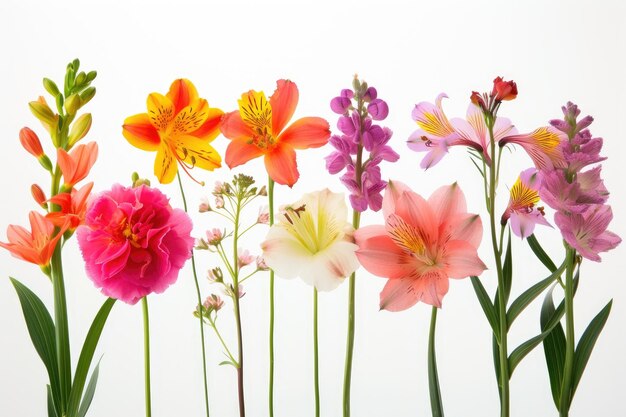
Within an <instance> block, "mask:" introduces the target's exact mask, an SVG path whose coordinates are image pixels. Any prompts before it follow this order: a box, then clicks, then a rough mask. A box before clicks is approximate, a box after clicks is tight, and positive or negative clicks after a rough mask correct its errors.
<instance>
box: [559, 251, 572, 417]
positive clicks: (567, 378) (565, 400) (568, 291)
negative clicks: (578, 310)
mask: <svg viewBox="0 0 626 417" xmlns="http://www.w3.org/2000/svg"><path fill="white" fill-rule="evenodd" d="M575 259H576V251H575V250H574V249H572V248H569V247H568V248H567V253H566V261H565V262H566V263H567V264H566V265H567V266H566V270H565V300H564V301H565V364H564V367H563V383H562V385H561V404H560V405H559V416H560V417H567V416H568V415H569V408H570V404H571V401H572V400H571V393H572V373H573V369H574V337H575V336H574V278H573V277H574V267H575V263H576V262H575Z"/></svg>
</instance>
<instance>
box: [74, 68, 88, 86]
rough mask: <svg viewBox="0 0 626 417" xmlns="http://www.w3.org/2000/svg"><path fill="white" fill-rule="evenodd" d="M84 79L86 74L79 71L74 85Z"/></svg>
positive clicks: (82, 81) (79, 83)
mask: <svg viewBox="0 0 626 417" xmlns="http://www.w3.org/2000/svg"><path fill="white" fill-rule="evenodd" d="M85 80H87V74H85V73H84V72H83V71H81V72H79V73H78V75H77V76H76V81H75V82H74V85H81V84H82V83H84V82H85Z"/></svg>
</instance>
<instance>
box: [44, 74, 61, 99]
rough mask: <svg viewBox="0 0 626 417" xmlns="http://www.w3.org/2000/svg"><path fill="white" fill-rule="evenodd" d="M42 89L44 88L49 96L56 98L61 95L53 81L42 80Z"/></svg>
mask: <svg viewBox="0 0 626 417" xmlns="http://www.w3.org/2000/svg"><path fill="white" fill-rule="evenodd" d="M43 88H45V89H46V91H47V92H48V93H50V95H51V96H53V97H56V96H58V95H60V94H61V92H59V87H57V85H56V84H55V83H54V81H52V80H51V79H49V78H44V79H43Z"/></svg>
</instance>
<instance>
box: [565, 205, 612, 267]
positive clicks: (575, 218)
mask: <svg viewBox="0 0 626 417" xmlns="http://www.w3.org/2000/svg"><path fill="white" fill-rule="evenodd" d="M611 220H613V211H612V210H611V206H608V205H606V204H602V205H601V204H598V205H594V206H591V207H589V208H588V209H587V211H585V212H584V213H582V214H579V213H572V214H565V213H562V212H560V211H559V212H557V213H556V214H555V215H554V221H555V222H556V224H557V226H558V227H559V229H561V233H562V234H563V239H565V241H566V242H567V243H568V244H569V245H570V246H571V247H572V248H574V249H576V250H577V251H578V253H580V254H581V255H582V256H583V257H585V258H587V259H590V260H592V261H595V262H600V261H601V260H602V259H601V258H600V256H599V255H598V253H599V252H606V251H609V250H611V249H614V248H616V247H617V245H619V244H620V242H621V241H622V239H621V238H620V237H619V236H617V235H616V234H615V233H613V232H610V231H608V230H606V228H607V227H608V225H609V223H610V222H611Z"/></svg>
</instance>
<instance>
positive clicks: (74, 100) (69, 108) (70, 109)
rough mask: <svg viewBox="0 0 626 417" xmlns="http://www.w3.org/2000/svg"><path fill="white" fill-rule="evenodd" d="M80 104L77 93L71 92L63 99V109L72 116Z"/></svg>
mask: <svg viewBox="0 0 626 417" xmlns="http://www.w3.org/2000/svg"><path fill="white" fill-rule="evenodd" d="M80 106H81V100H80V96H79V95H78V94H72V95H71V96H69V97H68V98H67V100H65V111H66V112H67V114H69V115H71V116H74V115H75V114H76V112H77V111H78V109H79V108H80Z"/></svg>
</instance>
